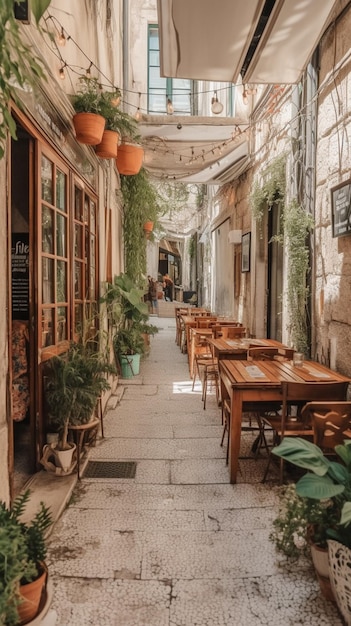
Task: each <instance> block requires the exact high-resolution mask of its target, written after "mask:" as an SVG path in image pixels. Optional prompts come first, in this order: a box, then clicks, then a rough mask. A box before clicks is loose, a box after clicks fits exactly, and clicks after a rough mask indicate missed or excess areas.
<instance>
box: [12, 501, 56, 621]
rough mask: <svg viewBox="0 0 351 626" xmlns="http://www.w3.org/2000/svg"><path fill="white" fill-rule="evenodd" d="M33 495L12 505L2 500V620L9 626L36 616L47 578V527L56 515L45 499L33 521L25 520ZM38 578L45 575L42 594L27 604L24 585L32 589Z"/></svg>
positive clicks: (41, 587) (41, 586)
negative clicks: (23, 598)
mask: <svg viewBox="0 0 351 626" xmlns="http://www.w3.org/2000/svg"><path fill="white" fill-rule="evenodd" d="M29 495H30V492H29V491H28V490H27V491H26V492H24V493H22V494H21V495H19V496H18V497H17V498H15V500H14V502H13V504H12V506H11V508H7V507H6V505H5V503H4V502H1V503H0V545H1V549H0V591H1V593H0V623H1V624H6V626H17V625H18V624H23V623H27V622H28V621H29V620H31V619H33V618H34V617H35V616H36V614H37V613H38V611H39V607H40V604H41V600H42V598H43V592H44V591H43V590H44V586H45V582H46V578H47V568H46V565H45V558H46V531H47V529H48V528H49V526H50V525H51V523H52V518H51V515H50V512H49V510H48V508H47V507H45V505H44V504H43V503H41V505H40V509H39V511H38V512H37V513H36V515H35V516H34V517H33V519H32V520H31V521H30V522H28V523H26V522H24V521H22V519H23V513H24V511H25V507H26V504H27V502H28V499H29ZM37 579H41V580H40V583H41V585H40V584H39V591H38V594H37V596H36V598H35V599H33V598H31V600H30V602H29V604H28V605H27V603H26V601H24V600H22V595H23V594H25V593H26V592H25V591H23V592H22V591H21V587H22V586H23V589H26V590H28V585H30V586H31V587H33V584H32V583H34V582H35V581H36V580H37ZM35 586H36V585H34V587H35Z"/></svg>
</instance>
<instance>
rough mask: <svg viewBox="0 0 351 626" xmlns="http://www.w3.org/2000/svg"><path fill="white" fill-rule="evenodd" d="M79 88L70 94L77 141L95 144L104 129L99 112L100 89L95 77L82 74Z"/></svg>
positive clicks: (102, 119) (102, 118) (98, 141)
mask: <svg viewBox="0 0 351 626" xmlns="http://www.w3.org/2000/svg"><path fill="white" fill-rule="evenodd" d="M79 81H80V85H81V86H80V89H79V90H78V92H77V93H76V94H75V95H74V96H72V104H73V106H74V109H75V111H76V114H75V115H74V116H73V125H74V129H75V132H76V138H77V141H79V142H80V143H84V144H87V145H91V146H96V145H97V144H99V143H100V141H101V139H102V134H103V132H104V129H105V118H104V117H103V115H102V113H101V91H100V89H99V84H98V82H97V80H96V79H95V78H89V77H87V76H82V77H81V78H80V79H79Z"/></svg>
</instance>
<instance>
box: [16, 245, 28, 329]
mask: <svg viewBox="0 0 351 626" xmlns="http://www.w3.org/2000/svg"><path fill="white" fill-rule="evenodd" d="M12 319H14V320H28V319H29V234H28V233H12Z"/></svg>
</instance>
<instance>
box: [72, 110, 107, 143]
mask: <svg viewBox="0 0 351 626" xmlns="http://www.w3.org/2000/svg"><path fill="white" fill-rule="evenodd" d="M73 126H74V129H75V131H76V139H77V141H79V143H84V144H87V145H89V146H97V144H99V143H100V141H101V139H102V134H103V132H104V129H105V118H104V117H102V115H97V114H96V113H76V114H75V115H74V116H73Z"/></svg>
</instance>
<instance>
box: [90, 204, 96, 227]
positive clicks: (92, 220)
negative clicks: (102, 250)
mask: <svg viewBox="0 0 351 626" xmlns="http://www.w3.org/2000/svg"><path fill="white" fill-rule="evenodd" d="M90 230H91V232H92V233H95V202H93V201H92V200H90Z"/></svg>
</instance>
